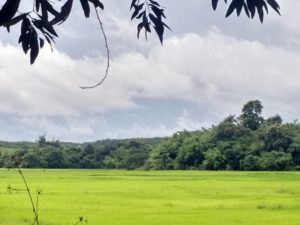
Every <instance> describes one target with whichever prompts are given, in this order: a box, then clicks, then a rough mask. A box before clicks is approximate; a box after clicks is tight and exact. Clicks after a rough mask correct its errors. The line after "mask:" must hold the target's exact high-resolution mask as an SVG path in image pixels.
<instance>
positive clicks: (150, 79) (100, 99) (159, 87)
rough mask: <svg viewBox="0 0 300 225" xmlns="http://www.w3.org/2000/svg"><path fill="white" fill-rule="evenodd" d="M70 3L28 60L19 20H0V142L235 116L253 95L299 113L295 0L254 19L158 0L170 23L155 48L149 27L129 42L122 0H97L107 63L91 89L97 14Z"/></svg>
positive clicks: (101, 57)
mask: <svg viewBox="0 0 300 225" xmlns="http://www.w3.org/2000/svg"><path fill="white" fill-rule="evenodd" d="M75 3H76V4H75V5H74V7H75V8H74V10H73V11H74V12H73V14H72V15H71V17H70V18H69V20H68V22H66V23H64V24H63V25H61V26H60V27H59V29H58V33H59V35H60V37H59V38H58V39H57V41H56V42H57V44H56V45H55V50H54V52H51V51H50V49H49V48H44V49H43V51H42V52H41V53H40V56H39V58H38V60H37V61H36V63H35V64H34V65H33V66H30V65H29V58H28V56H25V55H24V54H23V52H22V51H21V48H20V46H19V45H18V44H17V40H18V31H19V28H15V29H13V30H12V32H11V33H10V34H9V35H8V34H7V33H6V31H5V30H4V29H3V28H2V30H1V36H0V103H1V105H0V140H10V141H16V140H17V141H20V140H31V141H32V140H36V139H37V137H38V136H39V135H41V134H46V136H47V137H48V138H49V139H52V138H54V139H59V140H62V141H76V142H84V141H93V140H99V139H106V138H128V137H154V136H165V135H171V134H172V133H173V132H175V131H178V130H183V129H186V130H196V129H201V127H210V126H211V124H214V123H218V122H219V121H220V120H222V119H223V118H224V117H225V116H227V115H229V114H234V115H239V113H240V111H241V107H242V106H243V104H244V103H246V102H247V101H249V100H253V99H259V100H261V102H262V103H263V106H264V113H263V115H264V116H265V117H268V116H271V115H274V114H277V113H278V114H280V115H281V116H282V117H283V118H284V121H285V122H291V121H294V120H295V119H297V118H300V114H299V112H300V101H299V99H300V23H299V21H300V14H299V9H300V1H298V0H284V1H283V0H281V1H280V0H279V3H280V5H281V13H282V16H281V17H280V16H278V15H277V14H275V13H274V12H273V11H271V12H270V14H269V15H268V16H267V17H266V18H265V22H264V24H260V22H259V21H258V18H256V19H254V20H249V19H247V18H246V17H245V16H244V15H242V16H241V17H240V18H237V17H236V16H235V15H233V16H231V17H230V18H228V19H224V15H225V7H224V5H220V7H219V8H218V10H217V11H216V12H214V11H213V10H212V9H211V2H210V0H187V1H183V0H180V1H172V0H160V3H161V4H162V5H164V6H165V7H166V14H167V17H168V18H167V23H168V25H170V26H171V28H172V30H173V31H172V32H168V33H167V34H166V38H165V42H164V46H163V47H162V46H161V45H160V44H159V42H158V39H157V37H156V36H155V35H151V36H150V37H149V39H148V41H147V42H146V41H145V40H144V39H143V38H141V39H140V40H137V38H136V24H137V21H133V22H131V21H130V19H129V18H130V15H131V14H130V12H129V10H128V9H129V4H130V1H129V0H128V1H125V0H122V1H120V0H103V3H104V4H105V6H106V10H105V11H104V12H102V13H101V16H102V19H103V22H104V27H105V30H106V33H107V36H108V40H109V46H110V50H111V67H110V72H109V77H108V79H107V80H106V81H105V83H104V84H103V85H102V86H100V87H98V88H95V89H92V90H82V89H80V88H79V86H81V85H92V84H95V83H96V82H97V81H99V79H101V77H102V76H103V74H104V71H105V65H106V56H105V48H104V43H103V38H102V36H101V34H100V31H99V26H98V24H97V20H96V17H95V15H94V14H92V17H91V18H90V19H89V20H86V19H85V18H84V16H83V13H82V11H81V8H80V3H79V1H78V2H76V1H75Z"/></svg>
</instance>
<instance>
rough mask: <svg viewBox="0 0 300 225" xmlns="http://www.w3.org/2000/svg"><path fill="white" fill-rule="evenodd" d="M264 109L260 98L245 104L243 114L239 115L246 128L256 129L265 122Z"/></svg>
mask: <svg viewBox="0 0 300 225" xmlns="http://www.w3.org/2000/svg"><path fill="white" fill-rule="evenodd" d="M262 109H263V106H262V104H261V102H260V101H259V100H253V101H249V102H247V103H246V104H245V105H244V107H243V109H242V114H241V115H240V117H239V119H240V121H241V123H242V124H243V125H244V126H245V127H246V128H249V129H251V130H256V129H257V128H259V126H260V125H261V123H262V122H263V117H262V116H261V113H262Z"/></svg>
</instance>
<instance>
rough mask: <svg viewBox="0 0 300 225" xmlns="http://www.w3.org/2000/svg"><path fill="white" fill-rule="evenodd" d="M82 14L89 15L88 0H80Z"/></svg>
mask: <svg viewBox="0 0 300 225" xmlns="http://www.w3.org/2000/svg"><path fill="white" fill-rule="evenodd" d="M80 3H81V6H82V9H83V11H84V15H85V17H86V18H88V17H89V16H90V6H89V2H88V0H80Z"/></svg>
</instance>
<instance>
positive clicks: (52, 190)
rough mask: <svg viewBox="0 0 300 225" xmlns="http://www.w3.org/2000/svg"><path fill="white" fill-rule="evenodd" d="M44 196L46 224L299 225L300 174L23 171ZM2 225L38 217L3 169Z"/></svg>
mask: <svg viewBox="0 0 300 225" xmlns="http://www.w3.org/2000/svg"><path fill="white" fill-rule="evenodd" d="M23 172H24V174H25V176H26V177H27V180H28V182H29V185H30V188H31V190H32V192H34V191H35V190H36V189H41V190H42V195H41V196H40V201H39V215H40V222H41V224H51V225H66V224H70V225H71V224H74V223H75V221H76V220H78V217H80V216H82V217H84V218H87V219H88V224H90V225H93V224H94V225H108V224H109V225H140V224H147V225H199V224H201V225H215V224H222V225H253V224H257V225H297V224H299V221H300V214H299V211H300V202H299V199H300V182H299V180H300V174H299V173H297V172H230V171H227V172H226V171H225V172H208V171H118V170H113V171H106V170H32V169H31V170H26V169H24V170H23ZM0 180H1V183H0V224H1V225H28V224H31V223H32V219H33V218H32V212H31V207H30V203H29V199H28V195H27V194H26V192H24V191H21V190H19V191H12V192H11V193H9V192H8V191H7V186H8V185H10V186H11V187H12V188H15V189H22V188H24V184H23V183H22V181H21V180H20V177H19V175H18V173H17V172H16V171H15V170H4V169H2V170H0Z"/></svg>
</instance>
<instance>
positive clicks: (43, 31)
mask: <svg viewBox="0 0 300 225" xmlns="http://www.w3.org/2000/svg"><path fill="white" fill-rule="evenodd" d="M23 2H24V1H23ZM30 2H31V1H26V4H27V5H28V3H29V5H30ZM73 2H74V0H63V1H62V0H32V5H33V6H34V7H33V9H32V11H29V12H28V11H24V10H22V7H21V0H6V1H5V3H4V5H3V6H2V8H1V10H0V26H3V27H5V28H6V29H7V31H8V32H9V31H10V28H11V27H12V26H15V25H16V24H21V34H20V38H19V43H20V44H21V45H22V48H23V50H24V52H25V54H26V53H27V52H30V62H31V64H33V63H34V62H35V60H36V58H37V56H38V55H39V51H40V49H42V48H43V46H44V43H45V41H46V42H48V44H50V46H52V44H53V43H54V40H55V38H56V37H58V34H57V32H56V30H55V29H56V27H57V26H58V25H60V24H62V23H64V22H65V21H66V20H67V19H68V17H69V15H70V13H71V12H72V6H73ZM77 3H79V1H77ZM80 3H81V6H82V9H83V13H84V15H85V17H86V18H89V17H90V10H91V9H90V7H94V9H95V10H96V15H97V19H98V21H99V24H100V26H101V30H102V31H103V35H104V38H105V42H106V47H107V50H108V46H107V41H106V35H105V32H104V30H103V26H102V22H101V19H100V16H99V14H98V11H97V10H98V9H101V10H104V5H103V3H102V2H101V1H100V0H80ZM218 3H219V0H212V7H213V9H214V10H215V9H216V8H217V5H218ZM225 3H226V4H227V3H228V4H229V1H227V0H225ZM56 5H62V6H61V8H60V9H58V7H56ZM268 6H270V7H271V8H273V9H274V10H275V11H276V12H277V13H278V14H280V11H279V5H278V3H277V2H276V0H231V2H230V4H229V7H228V10H227V12H226V17H228V16H230V15H231V14H232V13H233V12H234V11H236V13H237V15H238V16H239V15H240V14H241V12H242V10H244V12H245V14H246V15H247V16H248V17H249V18H254V17H255V14H256V12H257V13H258V16H259V19H260V21H261V22H263V19H264V14H265V12H268ZM130 9H131V10H132V16H131V20H133V19H137V20H140V22H139V23H138V25H137V35H138V37H139V35H140V32H141V31H142V30H144V31H145V36H146V38H147V34H148V33H151V30H152V29H154V31H155V32H156V34H157V35H158V38H159V40H160V42H161V43H163V37H164V31H165V28H167V29H170V28H169V26H168V25H167V24H166V23H165V21H164V19H166V15H165V10H164V7H162V6H161V5H160V4H159V2H158V1H157V0H132V1H131V4H130ZM179 14H180V12H179ZM107 53H108V59H109V51H107ZM108 65H109V64H108Z"/></svg>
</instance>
